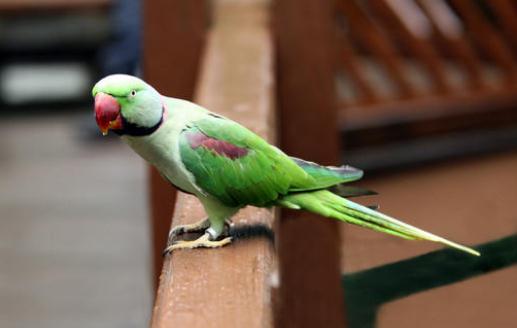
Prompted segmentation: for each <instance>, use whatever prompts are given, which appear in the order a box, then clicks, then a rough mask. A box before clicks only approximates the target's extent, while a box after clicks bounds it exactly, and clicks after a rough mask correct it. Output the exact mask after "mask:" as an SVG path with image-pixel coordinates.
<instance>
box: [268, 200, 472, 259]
mask: <svg viewBox="0 0 517 328" xmlns="http://www.w3.org/2000/svg"><path fill="white" fill-rule="evenodd" d="M278 204H279V205H281V206H284V207H288V208H294V209H305V210H308V211H311V212H314V213H318V214H320V215H323V216H326V217H330V218H334V219H338V220H341V221H345V222H348V223H352V224H356V225H359V226H362V227H366V228H370V229H372V230H376V231H380V232H384V233H388V234H392V235H395V236H398V237H401V238H404V239H413V240H428V241H433V242H438V243H441V244H444V245H447V246H449V247H452V248H456V249H459V250H461V251H464V252H467V253H469V254H472V255H476V256H479V255H480V254H479V252H478V251H476V250H474V249H472V248H469V247H467V246H463V245H460V244H457V243H455V242H452V241H450V240H447V239H445V238H442V237H440V236H437V235H434V234H432V233H430V232H427V231H424V230H422V229H419V228H416V227H414V226H412V225H409V224H407V223H404V222H402V221H399V220H397V219H394V218H392V217H389V216H387V215H385V214H382V213H380V212H377V211H375V210H373V209H370V208H368V207H365V206H362V205H359V204H357V203H354V202H352V201H350V200H348V199H345V198H342V197H339V196H338V195H336V194H333V193H332V192H330V191H328V190H318V191H313V192H305V193H295V194H291V195H287V196H284V197H283V198H282V199H280V200H279V201H278Z"/></svg>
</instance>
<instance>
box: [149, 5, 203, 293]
mask: <svg viewBox="0 0 517 328" xmlns="http://www.w3.org/2000/svg"><path fill="white" fill-rule="evenodd" d="M143 5H144V8H143V9H144V39H143V43H144V47H143V48H144V54H143V55H144V61H143V71H144V77H145V79H146V80H147V82H149V83H150V84H152V85H153V86H155V87H156V88H157V89H158V90H159V91H160V92H161V93H162V94H166V95H170V96H174V97H178V98H184V99H192V97H193V94H194V88H195V83H196V77H197V75H198V66H199V58H200V56H201V51H202V49H203V44H204V36H205V30H206V25H207V19H206V17H207V8H206V5H205V1H203V0H175V1H170V0H152V1H151V0H148V1H144V4H143ZM149 175H150V178H149V181H150V182H149V189H150V202H151V226H152V229H151V233H152V242H153V268H154V285H155V286H157V285H158V276H159V273H160V272H161V268H162V264H163V259H162V255H161V254H162V251H163V249H164V248H165V244H166V241H167V233H168V230H169V227H170V222H171V217H172V211H173V209H174V201H175V195H176V194H175V190H174V188H173V187H172V186H171V185H170V184H169V183H168V182H166V181H165V180H163V179H162V177H161V176H160V174H159V173H158V172H157V171H156V170H155V169H154V168H150V170H149Z"/></svg>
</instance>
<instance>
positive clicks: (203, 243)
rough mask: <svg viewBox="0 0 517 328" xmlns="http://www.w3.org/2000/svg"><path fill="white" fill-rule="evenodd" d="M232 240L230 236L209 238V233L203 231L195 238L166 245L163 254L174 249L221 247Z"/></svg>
mask: <svg viewBox="0 0 517 328" xmlns="http://www.w3.org/2000/svg"><path fill="white" fill-rule="evenodd" d="M231 242H232V237H226V238H224V239H221V240H210V234H208V233H205V234H204V235H203V236H201V237H199V238H198V239H196V240H192V241H184V240H179V241H176V242H174V243H173V244H172V245H170V246H168V247H167V248H166V249H165V250H164V251H163V255H167V254H170V253H171V252H172V251H174V250H176V249H193V248H216V247H223V246H226V245H228V244H230V243H231Z"/></svg>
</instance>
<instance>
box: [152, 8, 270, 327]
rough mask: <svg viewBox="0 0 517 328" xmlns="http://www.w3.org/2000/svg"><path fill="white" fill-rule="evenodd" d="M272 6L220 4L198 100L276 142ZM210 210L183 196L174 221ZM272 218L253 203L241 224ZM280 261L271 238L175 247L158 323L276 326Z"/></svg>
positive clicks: (169, 259) (167, 264)
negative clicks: (274, 275) (273, 284)
mask: <svg viewBox="0 0 517 328" xmlns="http://www.w3.org/2000/svg"><path fill="white" fill-rule="evenodd" d="M153 1H154V0H153ZM268 8H269V7H268V3H267V1H262V0H246V1H214V2H213V10H214V21H213V26H212V28H211V30H210V32H209V38H208V43H207V47H206V51H205V55H204V58H203V62H202V69H201V76H200V79H199V85H198V88H197V93H196V97H195V100H196V102H197V103H199V104H201V105H203V106H205V107H207V108H209V109H211V110H213V111H215V112H218V113H220V114H222V115H225V116H227V117H229V118H232V119H234V120H236V121H238V122H240V123H242V124H244V125H245V126H247V127H249V128H251V129H252V130H253V131H255V132H257V133H259V134H260V135H262V136H263V137H266V138H267V139H268V140H269V141H274V130H273V128H272V127H273V126H274V120H273V114H274V112H273V107H272V104H273V99H272V87H273V84H272V81H273V79H272V47H271V40H270V30H269V28H268V14H269V10H268ZM204 216H205V213H204V211H203V210H202V207H201V205H200V203H199V202H198V201H197V199H195V198H194V197H192V196H188V195H185V194H183V193H179V194H178V199H177V204H176V209H175V212H174V218H173V222H174V224H185V223H187V222H194V221H196V220H200V219H201V218H203V217H204ZM272 220H273V214H272V213H271V212H270V211H268V210H266V209H260V210H259V209H256V208H247V209H245V210H243V211H241V212H240V213H239V214H238V215H237V216H236V217H235V219H234V222H235V225H236V226H240V225H242V224H244V223H246V224H253V223H260V224H262V225H266V226H268V227H270V226H271V224H272ZM272 265H273V251H272V246H271V243H270V241H269V240H268V239H267V238H256V239H249V240H245V241H239V240H238V241H236V242H235V243H234V244H232V245H230V246H227V247H224V248H221V249H196V250H181V251H176V252H174V253H172V255H170V256H167V257H166V258H165V260H164V265H163V271H162V275H161V277H160V286H159V289H158V294H157V298H156V305H155V308H154V314H153V319H152V324H151V325H152V327H189V328H195V327H203V328H205V327H270V326H271V322H272V320H271V302H270V284H269V281H270V276H269V274H270V271H271V267H272Z"/></svg>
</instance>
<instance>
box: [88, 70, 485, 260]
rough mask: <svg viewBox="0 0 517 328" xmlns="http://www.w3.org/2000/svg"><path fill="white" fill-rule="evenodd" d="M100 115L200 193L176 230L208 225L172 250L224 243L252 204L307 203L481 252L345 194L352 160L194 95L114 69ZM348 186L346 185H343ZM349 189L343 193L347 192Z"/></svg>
mask: <svg viewBox="0 0 517 328" xmlns="http://www.w3.org/2000/svg"><path fill="white" fill-rule="evenodd" d="M92 94H93V97H94V98H95V119H96V121H97V125H98V126H99V128H100V130H101V132H102V134H104V135H106V134H107V133H108V131H109V130H112V131H113V132H114V133H116V134H118V135H120V136H121V138H122V139H123V140H124V141H125V142H126V143H127V144H128V145H129V146H130V147H131V148H132V149H133V150H134V151H136V152H137V153H138V154H139V155H140V156H142V157H143V158H144V159H145V160H147V161H148V162H149V163H151V164H152V165H154V166H155V167H156V168H157V169H158V171H159V172H160V173H161V175H162V176H163V177H164V178H165V179H167V180H168V181H169V182H170V183H172V184H173V185H174V186H176V187H177V188H178V189H180V190H182V191H184V192H186V193H189V194H192V195H195V196H196V197H197V198H198V199H199V201H200V202H201V204H202V205H203V207H204V209H205V211H206V214H207V216H208V218H206V219H204V220H202V221H200V222H197V223H194V224H190V225H183V226H177V227H175V228H173V229H172V230H171V232H170V235H169V240H171V241H172V240H174V239H175V237H176V236H177V235H180V234H182V233H187V232H194V231H195V232H204V234H203V235H202V236H201V237H199V238H198V239H196V240H194V241H183V240H178V241H174V242H172V243H170V245H169V246H168V247H167V249H166V250H165V251H166V252H171V251H173V250H176V249H184V248H196V247H220V246H224V245H227V244H229V243H231V241H232V237H231V236H229V235H227V234H225V233H224V232H225V225H226V223H227V222H228V221H229V220H230V218H231V217H232V216H233V215H234V214H236V213H237V211H239V209H241V208H243V207H246V206H247V205H252V206H257V207H272V206H281V207H286V208H290V209H296V210H307V211H310V212H314V213H317V214H319V215H322V216H325V217H329V218H333V219H337V220H340V221H344V222H348V223H352V224H356V225H359V226H362V227H366V228H370V229H373V230H376V231H380V232H384V233H388V234H392V235H395V236H398V237H402V238H405V239H423V240H429V241H433V242H438V243H442V244H444V245H447V246H450V247H453V248H456V249H459V250H462V251H464V252H467V253H470V254H473V255H477V256H479V252H477V251H476V250H474V249H472V248H469V247H466V246H463V245H460V244H457V243H454V242H452V241H449V240H447V239H445V238H442V237H439V236H436V235H434V234H431V233H429V232H426V231H424V230H421V229H418V228H416V227H413V226H411V225H409V224H406V223H404V222H401V221H399V220H396V219H394V218H392V217H389V216H387V215H385V214H382V213H380V212H378V211H376V210H374V209H371V208H368V207H365V206H362V205H359V204H357V203H354V202H352V201H350V200H349V199H347V198H346V197H342V196H355V195H357V194H360V193H361V192H360V191H359V192H357V191H356V190H355V189H354V188H353V187H352V188H347V187H346V186H343V185H342V184H344V183H347V182H351V181H355V180H358V179H360V178H361V177H362V175H363V172H362V171H361V170H359V169H355V168H353V167H350V166H341V167H334V166H321V165H318V164H316V163H313V162H309V161H305V160H302V159H299V158H294V157H289V156H288V155H286V154H285V153H283V152H282V151H281V150H280V149H278V148H276V147H275V146H272V145H270V144H269V143H267V142H266V141H265V140H263V139H262V138H261V137H259V136H257V135H256V134H255V133H253V132H251V131H250V130H248V129H246V128H245V127H243V126H242V125H240V124H238V123H236V122H234V121H231V120H229V119H227V118H225V117H223V116H220V115H217V114H215V113H212V112H210V111H208V110H206V109H205V108H203V107H201V106H198V105H196V104H194V103H191V102H189V101H186V100H181V99H175V98H170V97H165V96H162V95H160V93H158V92H157V91H156V90H155V89H154V88H153V87H152V86H150V85H149V84H147V83H145V82H144V81H142V80H141V79H139V78H136V77H133V76H130V75H122V74H116V75H110V76H107V77H105V78H103V79H102V80H100V81H99V82H97V84H95V86H94V87H93V90H92ZM339 187H341V188H339ZM340 195H341V196H340Z"/></svg>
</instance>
